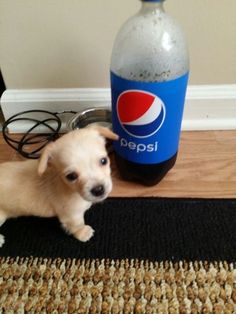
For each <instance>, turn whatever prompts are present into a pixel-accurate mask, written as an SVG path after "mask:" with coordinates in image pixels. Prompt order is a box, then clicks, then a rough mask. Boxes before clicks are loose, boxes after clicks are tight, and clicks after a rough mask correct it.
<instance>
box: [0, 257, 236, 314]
mask: <svg viewBox="0 0 236 314" xmlns="http://www.w3.org/2000/svg"><path fill="white" fill-rule="evenodd" d="M0 304H1V310H0V312H1V313H114V314H115V313H127V314H128V313H140V314H141V313H171V314H174V313H236V264H235V263H230V264H229V263H226V262H224V263H222V262H219V263H207V262H206V263H202V262H195V263H192V262H189V263H187V262H179V263H171V262H156V263H155V262H148V261H140V260H128V259H127V260H115V261H113V260H76V259H43V258H15V259H13V258H12V259H11V258H0Z"/></svg>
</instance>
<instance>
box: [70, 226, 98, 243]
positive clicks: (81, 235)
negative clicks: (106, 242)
mask: <svg viewBox="0 0 236 314" xmlns="http://www.w3.org/2000/svg"><path fill="white" fill-rule="evenodd" d="M93 234H94V230H93V228H92V227H90V226H88V225H84V226H83V227H81V228H80V229H79V230H77V231H76V232H75V233H74V236H75V237H76V239H78V240H80V241H82V242H87V241H88V240H89V239H91V237H92V236H93Z"/></svg>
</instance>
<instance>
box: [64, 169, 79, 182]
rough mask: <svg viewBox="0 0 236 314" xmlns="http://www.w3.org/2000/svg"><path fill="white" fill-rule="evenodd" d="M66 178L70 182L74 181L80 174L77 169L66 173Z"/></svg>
mask: <svg viewBox="0 0 236 314" xmlns="http://www.w3.org/2000/svg"><path fill="white" fill-rule="evenodd" d="M66 179H67V180H68V181H70V182H73V181H75V180H77V179H78V174H77V173H76V172H75V171H73V172H70V173H68V174H67V175H66Z"/></svg>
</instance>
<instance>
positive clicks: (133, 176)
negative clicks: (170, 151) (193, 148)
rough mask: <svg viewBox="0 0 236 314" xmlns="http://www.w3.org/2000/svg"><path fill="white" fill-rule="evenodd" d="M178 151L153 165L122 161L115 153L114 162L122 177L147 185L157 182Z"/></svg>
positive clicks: (174, 159) (168, 168) (167, 169)
mask: <svg viewBox="0 0 236 314" xmlns="http://www.w3.org/2000/svg"><path fill="white" fill-rule="evenodd" d="M177 154H178V152H177V153H176V154H175V155H174V156H173V157H171V158H170V159H168V160H166V161H164V162H161V163H159V164H154V165H145V164H138V163H134V162H131V161H128V160H126V161H124V159H123V158H122V157H120V156H119V155H117V154H115V160H116V164H117V167H118V170H119V173H120V175H121V177H122V179H124V180H126V181H137V182H140V183H142V184H144V185H147V186H152V185H155V184H157V183H159V182H160V181H161V180H162V179H163V178H164V176H165V175H166V174H167V172H168V171H169V170H170V169H171V168H172V167H173V166H174V164H175V162H176V159H177Z"/></svg>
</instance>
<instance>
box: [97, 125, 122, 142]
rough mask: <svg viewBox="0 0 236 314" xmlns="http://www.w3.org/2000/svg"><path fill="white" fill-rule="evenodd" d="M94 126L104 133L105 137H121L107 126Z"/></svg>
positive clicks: (114, 138)
mask: <svg viewBox="0 0 236 314" xmlns="http://www.w3.org/2000/svg"><path fill="white" fill-rule="evenodd" d="M93 127H94V128H95V129H96V130H97V131H98V132H99V134H100V135H102V136H103V137H105V138H108V139H110V140H114V141H117V140H118V139H119V136H118V135H117V134H115V133H114V132H112V131H111V130H110V129H108V128H105V127H104V126H100V125H96V126H93Z"/></svg>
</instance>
